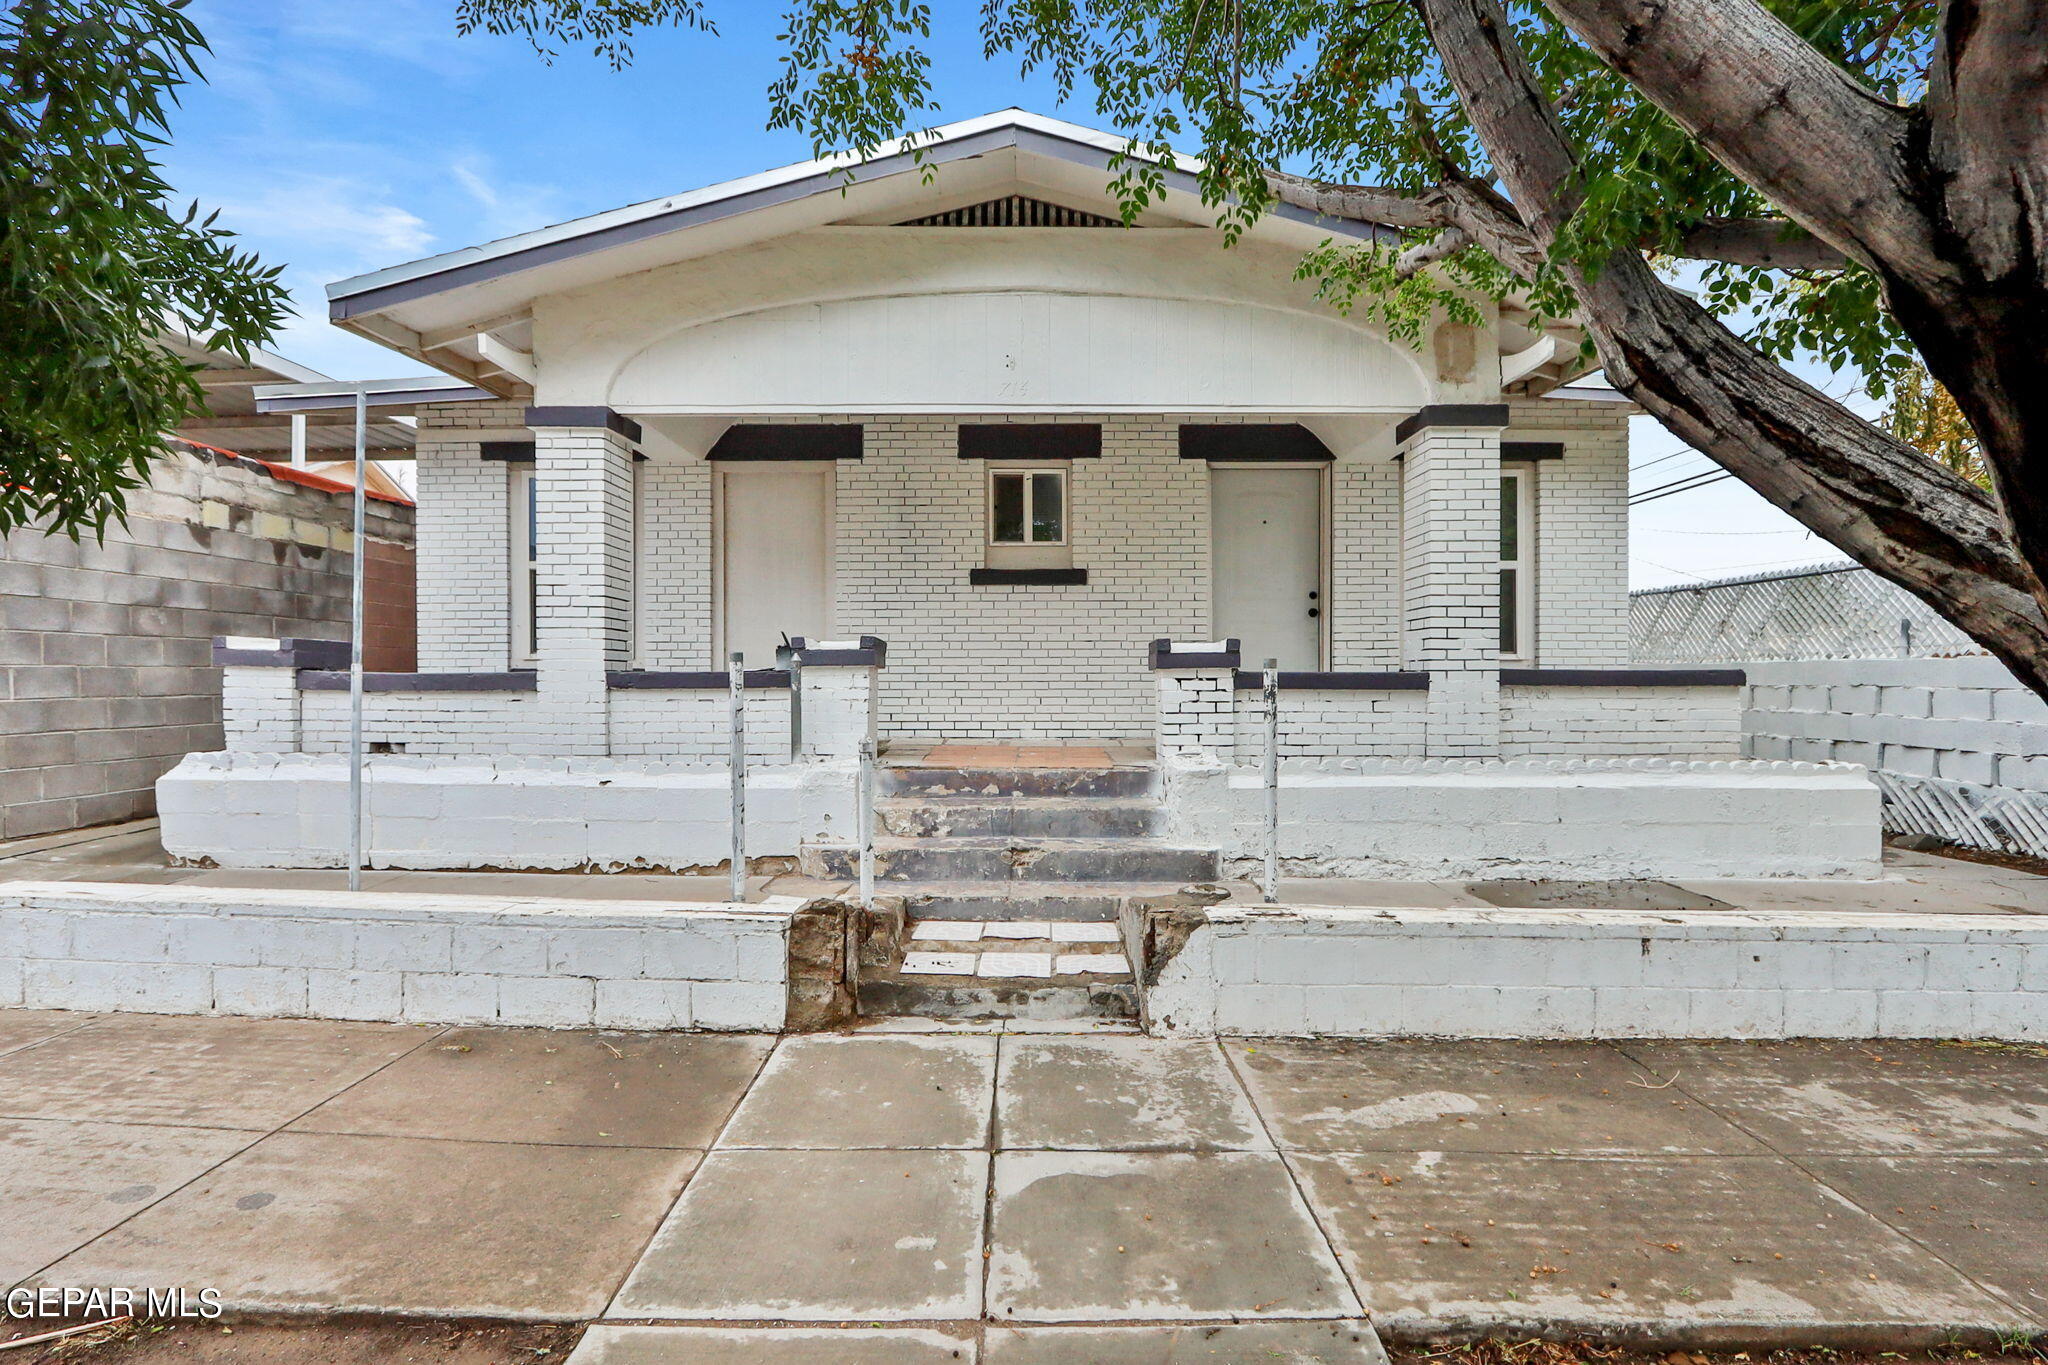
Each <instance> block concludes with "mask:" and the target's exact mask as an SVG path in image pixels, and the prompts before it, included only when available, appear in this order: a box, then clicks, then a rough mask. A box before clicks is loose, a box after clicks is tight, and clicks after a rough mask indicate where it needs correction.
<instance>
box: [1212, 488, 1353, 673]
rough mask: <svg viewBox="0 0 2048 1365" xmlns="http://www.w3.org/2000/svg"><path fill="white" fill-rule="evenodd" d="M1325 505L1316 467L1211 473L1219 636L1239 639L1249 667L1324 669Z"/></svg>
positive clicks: (1245, 663) (1213, 557) (1217, 631)
mask: <svg viewBox="0 0 2048 1365" xmlns="http://www.w3.org/2000/svg"><path fill="white" fill-rule="evenodd" d="M1322 504H1323V474H1322V471H1321V470H1319V469H1299V468H1287V467H1272V468H1245V469H1230V468H1214V467H1212V468H1211V469H1210V471H1209V527H1210V535H1211V536H1212V537H1213V543H1214V547H1215V548H1214V553H1213V555H1212V556H1211V561H1210V562H1211V565H1212V569H1213V572H1214V574H1215V594H1216V634H1217V636H1218V638H1225V637H1229V636H1236V637H1237V638H1238V639H1239V640H1241V641H1242V642H1243V645H1244V666H1245V667H1246V668H1257V667H1259V666H1260V665H1261V664H1262V663H1264V662H1265V661H1266V660H1267V659H1278V660H1279V661H1280V667H1282V668H1285V669H1291V670H1296V671H1313V670H1315V669H1319V668H1321V667H1322V658H1323V649H1322V640H1323V622H1322V617H1323V608H1324V606H1325V605H1326V604H1325V603H1324V601H1323V506H1322Z"/></svg>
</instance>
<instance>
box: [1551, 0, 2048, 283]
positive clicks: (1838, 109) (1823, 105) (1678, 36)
mask: <svg viewBox="0 0 2048 1365" xmlns="http://www.w3.org/2000/svg"><path fill="white" fill-rule="evenodd" d="M1543 3H1544V4H1545V5H1546V6H1547V7H1548V8H1549V9H1550V11H1551V12H1552V13H1553V14H1555V15H1556V16H1557V17H1558V18H1559V19H1561V20H1562V21H1563V22H1564V23H1565V24H1567V25H1568V26H1569V27H1570V28H1571V30H1572V32H1573V33H1575V34H1576V35H1577V36H1578V37H1579V39H1580V41H1582V42H1584V43H1585V44H1586V46H1587V47H1589V48H1591V49H1592V50H1593V52H1594V53H1595V55H1597V56H1598V57H1599V58H1600V59H1601V60H1603V61H1605V62H1606V63H1607V64H1608V65H1609V66H1612V67H1613V68H1614V69H1615V70H1616V71H1617V72H1619V73H1620V74H1621V75H1622V76H1624V77H1626V78H1627V79H1628V81H1629V82H1630V83H1631V84H1633V85H1634V86H1635V87H1636V89H1638V90H1640V91H1641V92H1642V93H1643V94H1644V95H1645V96H1646V97H1648V98H1649V99H1650V100H1651V101H1652V102H1653V103H1655V104H1656V105H1657V107H1658V108H1660V109H1662V110H1663V111H1664V112H1665V113H1666V114H1668V115H1670V116H1671V118H1672V120H1673V121H1674V122H1676V123H1677V124H1678V125H1679V126H1680V127H1682V128H1684V129H1685V130H1686V131H1687V132H1689V133H1691V134H1692V135H1693V136H1694V137H1696V138H1698V139H1699V142H1700V145H1701V146H1702V147H1704V148H1705V149H1706V151H1707V152H1708V153H1709V154H1711V155H1712V156H1713V157H1714V158H1715V159H1716V160H1718V161H1720V162H1721V164H1722V165H1724V166H1726V167H1727V168H1728V169H1729V170H1731V171H1733V172H1734V173H1735V174H1736V175H1738V176H1740V177H1742V178H1743V179H1744V180H1746V181H1748V182H1749V183H1750V184H1751V185H1752V186H1754V187H1755V188H1756V189H1757V190H1758V192H1760V193H1762V194H1764V195H1767V196H1768V197H1769V198H1770V199H1771V200H1772V201H1773V202H1775V203H1776V204H1777V205H1778V206H1779V207H1781V208H1782V209H1784V210H1785V212H1786V213H1787V214H1789V215H1790V216H1791V217H1792V218H1793V219H1795V220H1796V221H1798V222H1799V223H1800V224H1802V225H1803V226H1804V227H1806V229H1807V230H1808V231H1810V232H1812V233H1813V234H1814V235H1815V236H1817V237H1820V238H1821V239H1823V240H1825V241H1827V242H1830V243H1832V244H1833V245H1835V246H1836V247H1838V248H1840V249H1841V251H1842V252H1843V254H1845V255H1847V256H1850V257H1852V258H1854V259H1856V260H1859V261H1861V262H1863V263H1864V264H1865V265H1870V266H1875V265H1876V264H1877V263H1878V262H1879V261H1881V260H1891V261H1894V262H1900V261H1908V260H1924V259H1928V258H1930V257H1931V255H1932V253H1931V250H1930V243H1929V232H1928V223H1927V218H1926V215H1925V214H1924V213H1923V212H1922V211H1921V209H1920V207H1919V205H1918V202H1917V198H1916V194H1915V176H1914V174H1913V157H1912V154H1911V152H1910V149H1909V148H1910V141H1911V138H1912V133H1913V124H1914V117H1913V116H1912V115H1910V114H1908V113H1907V112H1906V111H1904V110H1901V109H1898V108H1895V107H1893V106H1891V105H1888V104H1885V103H1884V102H1883V101H1881V100H1880V99H1878V97H1877V96H1875V95H1874V94H1872V93H1871V92H1870V91H1868V90H1866V89H1864V88H1863V87H1862V86H1861V85H1859V84H1857V82H1856V81H1855V79H1854V78H1853V77H1851V76H1850V75H1849V74H1848V73H1847V72H1845V71H1844V70H1842V68H1840V67H1839V66H1836V65H1835V64H1834V63H1833V62H1831V61H1829V60H1828V59H1827V58H1826V57H1825V56H1823V55H1822V54H1821V53H1820V52H1819V51H1818V50H1816V49H1815V48H1814V47H1813V45H1812V44H1811V43H1808V42H1807V41H1806V40H1805V39H1803V38H1801V37H1800V36H1799V35H1798V34H1796V33H1794V32H1793V31H1792V30H1791V29H1789V28H1787V27H1786V26H1785V25H1784V23H1782V22H1781V21H1780V20H1779V19H1778V18H1777V17H1776V16H1775V15H1773V14H1771V13H1770V11H1769V10H1767V9H1765V8H1764V7H1763V6H1762V5H1761V4H1759V3H1757V0H1543ZM2022 8H2024V6H2022Z"/></svg>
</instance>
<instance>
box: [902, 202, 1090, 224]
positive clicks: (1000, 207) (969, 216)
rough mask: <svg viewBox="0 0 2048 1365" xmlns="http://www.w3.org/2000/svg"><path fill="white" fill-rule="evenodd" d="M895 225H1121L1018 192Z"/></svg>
mask: <svg viewBox="0 0 2048 1365" xmlns="http://www.w3.org/2000/svg"><path fill="white" fill-rule="evenodd" d="M896 226H897V227H966V228H976V227H1049V228H1113V227H1122V226H1123V224H1122V223H1121V222H1119V221H1118V220H1117V219H1115V218H1104V217H1103V216H1102V215H1101V214H1099V213H1083V212H1082V211H1081V210H1079V209H1070V208H1065V207H1062V206H1061V205H1059V204H1048V203H1046V202H1045V201H1044V200H1043V199H1030V198H1026V197H1025V196H1024V195H1021V194H1012V195H1008V196H1006V197H1004V198H1002V199H989V200H986V201H984V202H982V203H979V204H969V205H968V206H967V207H965V208H959V209H948V210H947V211H946V212H944V213H934V214H931V215H930V216H928V217H924V218H911V219H907V220H905V221H904V222H901V223H898V224H896Z"/></svg>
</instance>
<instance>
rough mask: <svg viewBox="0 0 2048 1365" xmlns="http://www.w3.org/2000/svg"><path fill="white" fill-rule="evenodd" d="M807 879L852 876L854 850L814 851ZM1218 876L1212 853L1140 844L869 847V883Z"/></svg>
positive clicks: (880, 842) (801, 858)
mask: <svg viewBox="0 0 2048 1365" xmlns="http://www.w3.org/2000/svg"><path fill="white" fill-rule="evenodd" d="M797 871H798V872H799V873H801V874H802V875H804V876H806V877H820V878H831V877H858V876H859V875H860V850H859V849H857V848H855V847H853V846H852V845H850V844H813V845H810V846H808V847H806V848H805V849H804V850H803V851H802V852H801V853H800V854H799V855H798V857H797ZM1220 871H1221V863H1220V860H1219V858H1218V856H1217V851H1216V850H1215V849H1213V848H1176V847H1173V846H1171V845H1166V844H1156V843H1152V842H1150V841H1147V840H1141V839H1036V838H1025V837H1022V836H1008V837H1005V836H992V837H987V838H967V839H951V838H935V839H904V838H897V837H894V836H889V837H883V838H878V839H876V840H875V877H876V879H877V880H878V881H886V882H890V883H899V882H913V883H914V882H941V881H943V882H1023V883H1034V882H1077V883H1078V882H1172V883H1174V884H1175V885H1179V884H1181V883H1184V882H1209V881H1214V880H1216V878H1217V876H1218V875H1219V873H1220Z"/></svg>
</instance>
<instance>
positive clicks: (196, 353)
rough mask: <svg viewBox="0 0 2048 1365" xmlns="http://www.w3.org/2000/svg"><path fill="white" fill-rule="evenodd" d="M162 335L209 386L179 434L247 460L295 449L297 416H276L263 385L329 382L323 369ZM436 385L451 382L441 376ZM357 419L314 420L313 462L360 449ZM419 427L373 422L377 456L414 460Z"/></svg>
mask: <svg viewBox="0 0 2048 1365" xmlns="http://www.w3.org/2000/svg"><path fill="white" fill-rule="evenodd" d="M160 339H161V340H162V342H163V344H164V346H165V347H166V348H167V349H168V350H170V351H171V353H172V354H174V355H176V356H178V357H180V358H181V359H183V360H184V361H185V362H186V363H187V364H188V365H192V366H193V367H195V368H196V369H197V370H198V377H199V384H200V387H201V388H203V389H205V391H206V411H204V412H201V413H195V414H193V415H192V416H191V417H188V418H187V419H186V420H185V421H183V422H180V423H179V424H178V429H177V431H176V432H174V433H172V434H173V435H176V436H178V437H181V438H183V439H185V440H188V441H192V442H194V443H196V444H199V445H202V446H205V447H207V448H208V449H211V450H230V451H234V452H237V453H238V454H240V455H242V456H244V457H253V458H258V459H282V460H286V461H289V460H290V458H291V454H292V419H291V417H290V415H289V414H286V413H269V412H266V411H265V410H264V409H262V408H261V407H259V406H258V404H257V402H256V387H257V386H258V385H269V384H281V383H288V384H329V383H332V382H333V381H332V380H330V379H328V377H327V376H326V375H324V374H321V373H320V372H319V371H318V370H314V369H309V368H308V367H306V366H304V365H300V364H298V363H297V362H295V361H291V360H287V359H285V358H284V357H283V356H281V355H277V354H274V353H273V352H270V351H265V350H260V349H252V350H251V351H250V352H249V358H248V359H247V360H246V361H244V360H242V359H239V358H237V357H235V356H233V355H229V354H227V353H226V352H224V351H217V350H214V349H213V348H212V347H210V346H209V345H207V343H206V342H205V341H204V340H202V339H200V338H197V337H194V336H191V335H189V334H187V333H185V332H183V331H179V330H175V329H167V330H166V331H165V332H164V333H162V334H161V337H160ZM434 382H436V383H445V382H447V381H445V380H441V379H440V378H439V377H438V376H436V378H435V380H434ZM352 421H353V419H350V418H345V417H335V416H330V415H324V414H323V415H320V416H313V417H309V418H308V419H307V424H306V450H307V454H308V457H309V459H311V460H331V459H335V458H337V457H339V456H343V455H346V456H348V457H350V458H351V459H352V458H353V457H354V454H355V428H354V426H353V425H352ZM412 446H413V428H412V426H411V424H410V423H407V422H402V421H397V420H394V419H393V418H392V417H390V416H385V417H383V419H382V420H378V421H373V422H372V423H371V424H370V428H369V454H370V456H371V458H373V459H374V458H378V457H383V458H386V459H408V460H409V459H411V458H412Z"/></svg>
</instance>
